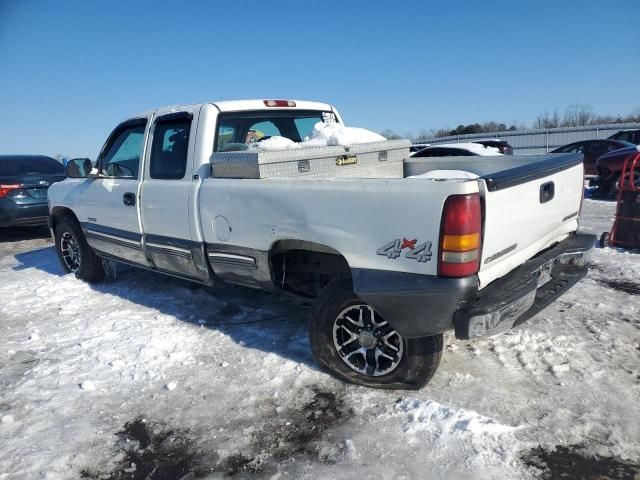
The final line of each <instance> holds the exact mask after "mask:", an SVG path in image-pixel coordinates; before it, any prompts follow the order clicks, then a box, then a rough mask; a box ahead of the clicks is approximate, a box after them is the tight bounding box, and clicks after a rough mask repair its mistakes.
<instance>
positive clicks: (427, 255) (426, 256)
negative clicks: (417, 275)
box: [376, 238, 431, 262]
mask: <svg viewBox="0 0 640 480" xmlns="http://www.w3.org/2000/svg"><path fill="white" fill-rule="evenodd" d="M416 243H418V239H417V238H414V239H413V240H407V239H406V238H402V240H400V239H399V238H396V239H395V240H392V241H391V242H389V243H387V244H386V245H384V246H382V247H380V248H379V249H378V250H376V253H377V254H378V255H384V256H385V257H387V258H389V259H391V260H395V259H396V258H398V257H399V256H400V255H402V251H403V250H404V249H405V248H406V249H408V250H407V252H406V253H405V254H404V257H405V258H409V259H411V260H416V261H418V262H428V261H429V260H431V242H424V243H421V244H420V245H416Z"/></svg>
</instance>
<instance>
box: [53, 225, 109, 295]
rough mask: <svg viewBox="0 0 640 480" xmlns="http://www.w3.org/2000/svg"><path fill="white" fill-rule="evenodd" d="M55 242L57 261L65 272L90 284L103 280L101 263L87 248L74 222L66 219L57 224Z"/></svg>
mask: <svg viewBox="0 0 640 480" xmlns="http://www.w3.org/2000/svg"><path fill="white" fill-rule="evenodd" d="M55 240H56V252H57V254H58V260H60V264H61V265H62V268H63V269H64V271H65V272H67V273H73V274H75V276H76V278H79V279H80V280H84V281H85V282H90V283H93V282H99V281H100V280H102V279H103V278H104V268H103V267H102V261H101V260H100V258H99V257H98V256H97V255H96V254H95V253H94V251H93V249H92V248H91V247H90V246H89V244H88V243H87V240H86V239H85V238H84V235H83V234H82V230H81V229H80V226H79V225H78V224H77V223H76V222H74V221H71V220H67V219H65V220H62V221H60V222H58V224H57V225H56V229H55Z"/></svg>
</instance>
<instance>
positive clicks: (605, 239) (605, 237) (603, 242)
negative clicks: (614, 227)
mask: <svg viewBox="0 0 640 480" xmlns="http://www.w3.org/2000/svg"><path fill="white" fill-rule="evenodd" d="M608 246H609V232H604V233H603V234H602V235H600V247H602V248H607V247H608Z"/></svg>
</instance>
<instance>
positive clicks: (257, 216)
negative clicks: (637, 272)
mask: <svg viewBox="0 0 640 480" xmlns="http://www.w3.org/2000/svg"><path fill="white" fill-rule="evenodd" d="M477 191H478V183H477V182H476V181H460V180H451V181H433V180H428V179H349V178H344V179H313V180H311V179H310V180H291V179H261V180H250V179H247V180H238V179H219V178H210V179H207V180H205V181H204V182H203V186H202V189H201V192H200V197H199V209H200V215H201V228H202V232H203V235H204V239H205V241H206V242H207V243H225V244H228V245H236V246H239V247H248V248H253V249H257V250H261V251H267V250H269V249H270V248H271V246H272V245H273V244H274V243H275V242H277V241H278V240H284V239H297V240H305V241H310V242H315V243H319V244H322V245H325V246H327V247H330V248H333V249H334V250H336V251H338V252H339V253H341V254H342V255H343V256H344V257H345V258H346V260H347V262H348V263H349V266H350V267H351V268H369V269H379V270H391V271H402V272H412V273H421V274H428V275H436V274H437V250H438V237H439V231H440V219H441V212H442V206H443V203H444V200H445V199H446V197H447V196H449V195H452V194H456V193H474V192H477ZM216 217H224V218H225V219H226V220H227V222H228V224H229V226H230V230H231V231H230V233H229V238H228V239H226V240H225V235H221V234H220V232H219V231H216V230H215V229H214V220H215V219H216ZM218 224H219V223H218ZM403 239H406V240H409V241H413V240H415V243H414V244H415V245H420V244H421V243H423V242H431V252H432V256H431V259H430V260H429V261H426V262H419V261H417V260H415V259H410V258H407V257H406V256H405V255H406V253H407V252H409V250H410V248H409V247H406V248H404V249H402V253H401V254H400V255H399V256H398V257H397V258H388V257H387V256H385V255H379V254H377V253H376V252H377V251H378V250H379V249H380V248H381V247H384V246H385V245H387V244H389V243H390V242H394V241H396V240H398V241H400V242H402V241H403Z"/></svg>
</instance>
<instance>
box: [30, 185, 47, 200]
mask: <svg viewBox="0 0 640 480" xmlns="http://www.w3.org/2000/svg"><path fill="white" fill-rule="evenodd" d="M27 193H28V194H29V195H31V198H37V199H38V200H40V199H44V198H47V189H46V188H28V189H27Z"/></svg>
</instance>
